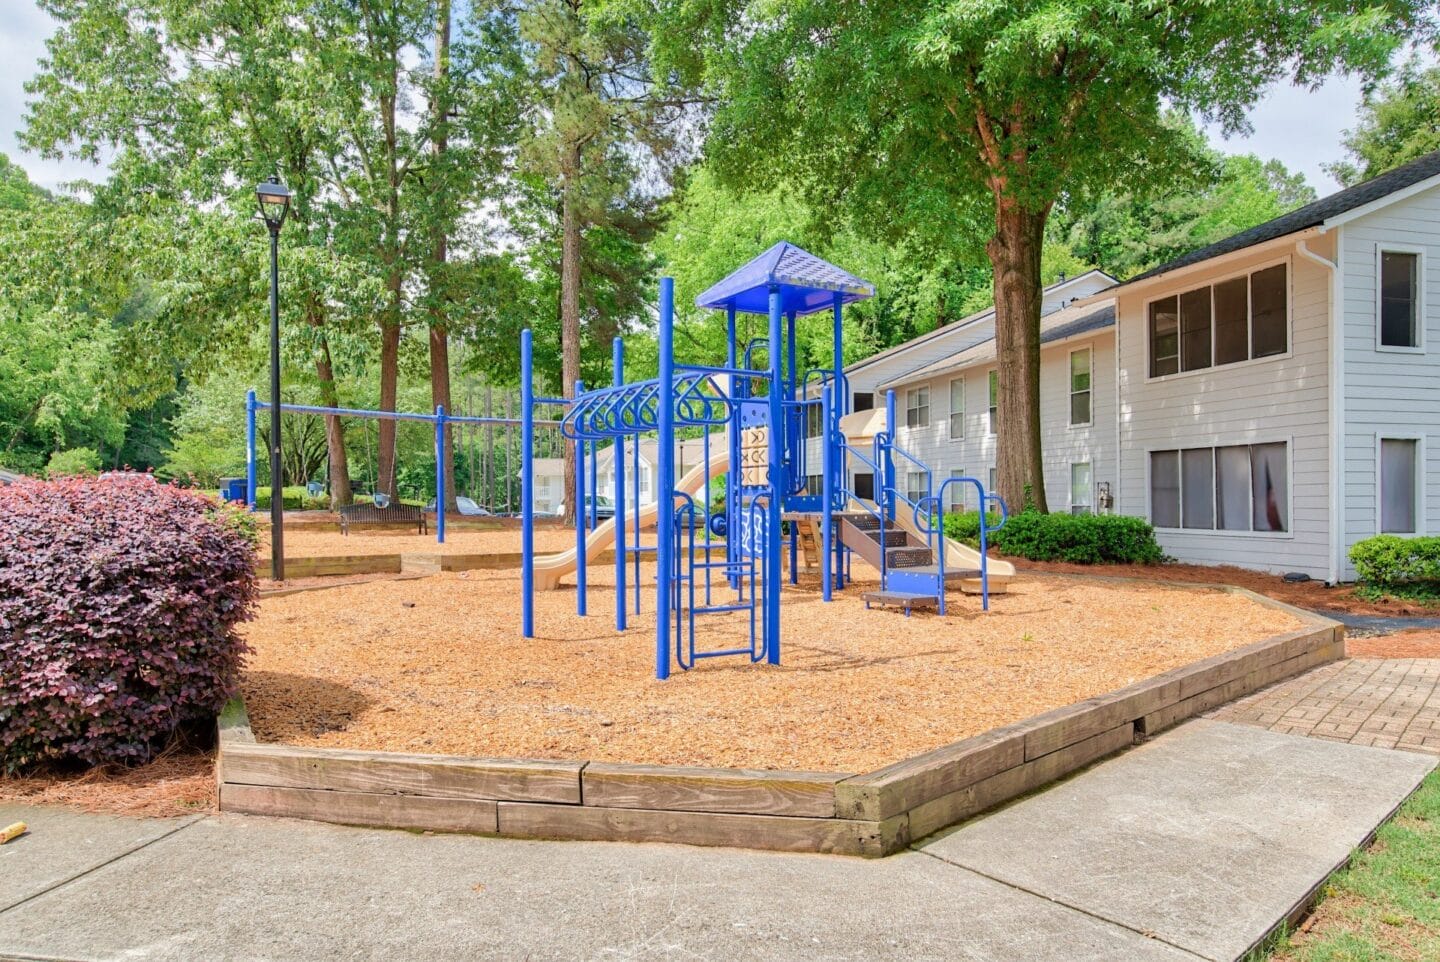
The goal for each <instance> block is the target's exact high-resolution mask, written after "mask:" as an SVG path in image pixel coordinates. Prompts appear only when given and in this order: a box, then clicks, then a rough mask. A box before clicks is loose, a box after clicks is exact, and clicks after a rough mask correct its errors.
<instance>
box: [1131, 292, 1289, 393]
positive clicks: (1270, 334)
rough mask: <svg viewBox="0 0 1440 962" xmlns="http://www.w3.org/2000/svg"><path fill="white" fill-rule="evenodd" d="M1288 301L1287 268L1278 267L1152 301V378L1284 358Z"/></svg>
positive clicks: (1150, 319)
mask: <svg viewBox="0 0 1440 962" xmlns="http://www.w3.org/2000/svg"><path fill="white" fill-rule="evenodd" d="M1288 298H1289V293H1288V288H1287V273H1286V266H1285V265H1284V264H1276V265H1275V266H1273V267H1267V268H1265V269H1264V270H1260V271H1255V272H1254V273H1252V274H1247V275H1244V276H1242V277H1235V278H1231V279H1229V280H1226V281H1221V282H1220V283H1218V284H1213V285H1206V286H1205V287H1197V288H1195V289H1193V290H1189V291H1185V292H1184V293H1181V294H1172V295H1171V296H1170V297H1162V298H1160V299H1159V300H1156V301H1151V302H1150V308H1149V318H1148V320H1149V330H1150V376H1151V377H1164V376H1165V375H1167V374H1176V373H1179V372H1181V371H1201V370H1205V369H1206V368H1210V367H1215V366H1217V365H1223V364H1235V363H1238V362H1240V361H1248V360H1251V359H1253V358H1260V357H1271V356H1274V355H1276V354H1284V353H1285V351H1286V350H1287V349H1288V347H1289V310H1288Z"/></svg>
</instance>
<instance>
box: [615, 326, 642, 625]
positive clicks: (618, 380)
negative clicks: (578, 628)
mask: <svg viewBox="0 0 1440 962" xmlns="http://www.w3.org/2000/svg"><path fill="white" fill-rule="evenodd" d="M610 365H611V368H612V369H613V376H612V382H613V383H614V385H615V386H616V387H619V386H620V385H622V384H624V383H625V342H624V341H623V340H621V339H620V338H618V337H617V338H615V339H614V340H613V341H611V342H610ZM610 455H611V460H612V463H613V464H614V466H615V522H614V524H615V630H616V631H624V630H625V438H624V437H623V436H622V435H616V437H615V446H614V447H613V448H612V449H611V451H610ZM637 484H638V479H637Z"/></svg>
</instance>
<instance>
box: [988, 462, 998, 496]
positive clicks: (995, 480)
mask: <svg viewBox="0 0 1440 962" xmlns="http://www.w3.org/2000/svg"><path fill="white" fill-rule="evenodd" d="M995 474H996V472H995V469H994V468H991V469H990V477H989V478H988V480H989V482H990V483H989V484H988V485H986V486H985V493H986V494H994V493H995V489H996V488H998V487H1000V480H999V479H998V478H997V477H996V476H995Z"/></svg>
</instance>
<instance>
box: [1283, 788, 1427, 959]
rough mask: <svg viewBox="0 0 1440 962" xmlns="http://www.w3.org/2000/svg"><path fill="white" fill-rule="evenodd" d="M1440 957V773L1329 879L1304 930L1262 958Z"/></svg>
mask: <svg viewBox="0 0 1440 962" xmlns="http://www.w3.org/2000/svg"><path fill="white" fill-rule="evenodd" d="M1433 959H1440V772H1432V773H1431V774H1430V775H1429V776H1427V777H1426V779H1425V781H1424V782H1422V783H1421V785H1420V789H1419V791H1417V792H1416V793H1415V795H1414V796H1412V797H1411V798H1410V800H1409V801H1407V802H1406V803H1405V805H1404V806H1403V807H1402V808H1401V809H1400V811H1399V813H1398V814H1397V815H1396V816H1395V818H1393V819H1391V820H1390V821H1389V822H1387V823H1386V824H1385V825H1383V826H1381V828H1380V831H1379V833H1378V834H1377V836H1376V839H1375V844H1374V845H1372V846H1371V847H1370V848H1368V849H1366V850H1365V851H1364V852H1361V853H1359V854H1358V855H1357V856H1356V857H1355V860H1354V861H1353V862H1352V863H1351V865H1350V866H1349V867H1348V868H1346V869H1344V870H1343V871H1341V872H1339V873H1337V874H1336V875H1335V877H1334V878H1332V879H1331V880H1330V881H1329V882H1328V883H1327V884H1326V886H1325V888H1324V890H1323V891H1322V892H1321V896H1320V903H1319V904H1318V905H1317V906H1316V908H1315V912H1314V914H1313V915H1312V916H1311V917H1310V918H1309V919H1308V920H1307V921H1306V922H1305V923H1304V924H1303V925H1302V926H1301V927H1300V930H1299V931H1297V932H1293V933H1291V934H1289V935H1287V936H1284V937H1282V938H1280V939H1279V940H1278V941H1277V942H1276V943H1275V945H1274V946H1273V947H1272V948H1271V949H1270V951H1269V952H1268V953H1266V954H1263V955H1260V956H1259V957H1258V959H1257V962H1260V960H1266V962H1394V960H1399V962H1428V960H1433Z"/></svg>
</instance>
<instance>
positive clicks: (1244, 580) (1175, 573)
mask: <svg viewBox="0 0 1440 962" xmlns="http://www.w3.org/2000/svg"><path fill="white" fill-rule="evenodd" d="M1007 560H1009V561H1012V562H1013V563H1014V564H1015V568H1016V570H1017V571H1019V572H1021V573H1022V574H1024V573H1026V572H1034V573H1037V574H1045V573H1047V572H1051V573H1055V574H1075V575H1108V576H1111V577H1117V578H1144V579H1147V580H1151V581H1179V582H1198V583H1201V584H1226V585H1235V586H1236V587H1239V588H1248V589H1250V590H1251V591H1254V592H1257V593H1259V594H1262V595H1266V596H1267V597H1270V598H1274V599H1276V600H1277V601H1283V602H1286V603H1287V604H1292V605H1295V606H1297V607H1300V608H1307V609H1309V610H1311V611H1339V612H1344V613H1346V614H1356V615H1390V616H1394V617H1401V616H1409V615H1436V614H1440V609H1437V608H1436V607H1429V608H1427V607H1425V606H1424V605H1421V604H1416V603H1414V602H1407V601H1399V600H1395V599H1385V600H1383V601H1369V600H1367V599H1365V598H1361V597H1359V596H1357V595H1356V594H1355V589H1354V588H1353V587H1347V586H1344V585H1342V586H1339V587H1335V588H1327V587H1325V583H1324V582H1323V581H1301V582H1288V581H1286V580H1285V579H1284V578H1282V577H1281V576H1280V575H1274V574H1267V573H1266V572H1263V571H1250V570H1248V569H1246V568H1235V567H1231V566H1229V565H1190V564H1159V565H1108V564H1107V565H1077V564H1066V563H1064V562H1058V561H1026V560H1025V559H1023V558H1009V559H1007Z"/></svg>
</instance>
